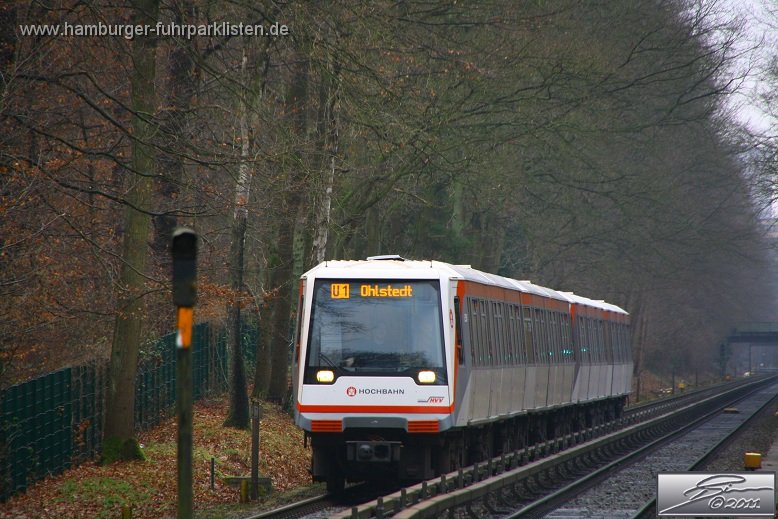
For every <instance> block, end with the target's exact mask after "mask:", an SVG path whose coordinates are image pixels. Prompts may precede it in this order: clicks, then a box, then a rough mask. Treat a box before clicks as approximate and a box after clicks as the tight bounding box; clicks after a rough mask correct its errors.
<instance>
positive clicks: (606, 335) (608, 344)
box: [598, 320, 613, 364]
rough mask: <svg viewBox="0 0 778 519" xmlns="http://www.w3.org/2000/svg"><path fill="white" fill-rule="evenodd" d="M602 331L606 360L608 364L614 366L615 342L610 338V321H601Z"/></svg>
mask: <svg viewBox="0 0 778 519" xmlns="http://www.w3.org/2000/svg"><path fill="white" fill-rule="evenodd" d="M598 322H599V323H600V330H601V331H602V344H603V345H604V346H605V358H606V359H607V361H608V364H613V341H612V340H611V336H610V327H609V326H608V321H603V320H600V321H598Z"/></svg>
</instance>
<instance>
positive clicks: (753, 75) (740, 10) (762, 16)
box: [711, 0, 778, 131]
mask: <svg viewBox="0 0 778 519" xmlns="http://www.w3.org/2000/svg"><path fill="white" fill-rule="evenodd" d="M711 1H715V2H716V3H718V4H719V5H720V6H721V7H722V10H723V11H725V12H727V14H726V16H728V17H729V16H732V17H737V18H740V19H742V20H743V22H744V26H745V28H746V32H745V34H744V37H743V41H741V42H740V45H741V46H740V51H741V52H744V55H743V57H742V60H741V61H740V65H739V67H740V69H741V71H743V70H750V73H749V77H748V78H747V80H746V81H745V83H744V84H743V90H742V93H741V94H739V95H738V96H736V97H735V99H733V102H734V104H735V106H736V107H737V115H738V119H740V120H741V121H743V122H744V123H746V124H747V125H748V127H749V128H751V129H753V130H756V131H766V130H767V129H768V128H769V126H770V124H771V121H770V118H769V117H767V116H766V114H765V113H764V112H763V111H762V108H761V107H760V106H759V103H758V102H757V101H755V100H754V98H756V97H758V95H759V93H760V92H763V91H764V90H765V89H766V88H768V86H767V85H766V83H765V82H763V81H760V80H759V74H761V73H763V71H764V68H765V66H766V64H767V63H768V62H769V60H770V59H771V58H772V57H773V56H774V55H775V54H776V52H778V31H776V30H775V29H772V30H771V29H770V27H769V25H768V23H769V22H770V20H771V17H772V16H773V15H771V14H770V13H769V10H768V6H769V7H770V8H772V9H773V10H777V9H778V0H711ZM773 23H775V21H773ZM757 46H758V47H759V48H758V49H757V50H756V51H749V49H752V48H754V47H757ZM773 124H774V122H773Z"/></svg>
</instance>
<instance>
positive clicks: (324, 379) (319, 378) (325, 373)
mask: <svg viewBox="0 0 778 519" xmlns="http://www.w3.org/2000/svg"><path fill="white" fill-rule="evenodd" d="M333 380H335V373H334V372H333V371H332V370H329V369H322V370H319V371H317V372H316V382H319V383H321V384H331V383H332V381H333Z"/></svg>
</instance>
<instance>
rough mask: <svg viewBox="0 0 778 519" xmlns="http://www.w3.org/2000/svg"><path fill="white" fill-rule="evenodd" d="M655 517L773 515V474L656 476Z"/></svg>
mask: <svg viewBox="0 0 778 519" xmlns="http://www.w3.org/2000/svg"><path fill="white" fill-rule="evenodd" d="M656 510H657V515H659V516H660V517H661V516H676V517H677V516H687V517H688V516H691V517H695V516H707V517H711V516H714V517H715V516H754V517H755V516H767V517H773V516H774V515H775V473H774V472H733V473H725V474H710V473H704V472H684V473H676V474H658V475H657V494H656Z"/></svg>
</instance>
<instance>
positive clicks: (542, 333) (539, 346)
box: [532, 308, 548, 364]
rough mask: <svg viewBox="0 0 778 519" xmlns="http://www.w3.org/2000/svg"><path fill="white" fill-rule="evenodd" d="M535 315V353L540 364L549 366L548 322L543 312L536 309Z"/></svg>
mask: <svg viewBox="0 0 778 519" xmlns="http://www.w3.org/2000/svg"><path fill="white" fill-rule="evenodd" d="M532 313H533V325H534V330H535V345H536V349H535V353H536V354H537V356H538V357H537V358H538V362H539V363H541V364H548V334H546V322H545V319H543V311H542V310H541V309H540V308H535V309H534V311H533V312H532Z"/></svg>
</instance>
